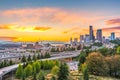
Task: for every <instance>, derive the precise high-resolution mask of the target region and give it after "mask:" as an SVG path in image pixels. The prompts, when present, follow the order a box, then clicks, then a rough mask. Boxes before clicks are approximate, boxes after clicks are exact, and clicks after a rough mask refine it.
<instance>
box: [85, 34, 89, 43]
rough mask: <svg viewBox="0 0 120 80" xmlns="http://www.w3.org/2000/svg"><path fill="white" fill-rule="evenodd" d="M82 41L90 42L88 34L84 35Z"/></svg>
mask: <svg viewBox="0 0 120 80" xmlns="http://www.w3.org/2000/svg"><path fill="white" fill-rule="evenodd" d="M84 41H85V42H90V36H89V35H88V34H86V35H85V38H84Z"/></svg>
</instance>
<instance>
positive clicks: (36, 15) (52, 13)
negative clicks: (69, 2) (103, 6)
mask: <svg viewBox="0 0 120 80" xmlns="http://www.w3.org/2000/svg"><path fill="white" fill-rule="evenodd" d="M1 15H2V16H4V17H6V18H9V19H11V20H14V21H13V22H19V23H21V24H24V23H28V24H29V23H34V22H35V23H39V22H51V23H53V22H54V23H61V24H78V23H79V24H80V23H84V24H85V23H90V22H91V21H96V20H99V19H101V17H96V16H92V18H91V16H90V17H86V15H87V16H88V15H89V14H85V15H84V14H83V13H75V12H72V11H66V10H63V9H59V8H48V7H43V8H25V9H11V10H4V11H1ZM102 18H103V17H102Z"/></svg>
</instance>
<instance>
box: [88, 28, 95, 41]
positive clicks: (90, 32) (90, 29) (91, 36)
mask: <svg viewBox="0 0 120 80" xmlns="http://www.w3.org/2000/svg"><path fill="white" fill-rule="evenodd" d="M89 35H90V41H94V33H93V27H92V26H90V27H89Z"/></svg>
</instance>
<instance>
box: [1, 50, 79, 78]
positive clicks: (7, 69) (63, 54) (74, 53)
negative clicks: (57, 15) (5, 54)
mask: <svg viewBox="0 0 120 80" xmlns="http://www.w3.org/2000/svg"><path fill="white" fill-rule="evenodd" d="M79 54H80V51H71V52H61V53H59V56H54V57H51V58H46V59H40V61H45V60H56V59H64V58H70V57H76V56H78V55H79ZM21 64H22V65H23V63H21ZM18 66H19V64H15V65H12V66H8V67H4V68H2V69H0V80H2V76H4V75H5V74H7V73H9V72H11V71H13V70H15V69H17V68H18Z"/></svg>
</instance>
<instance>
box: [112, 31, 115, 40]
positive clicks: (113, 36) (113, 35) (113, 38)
mask: <svg viewBox="0 0 120 80" xmlns="http://www.w3.org/2000/svg"><path fill="white" fill-rule="evenodd" d="M111 40H115V33H114V32H112V33H111Z"/></svg>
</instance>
